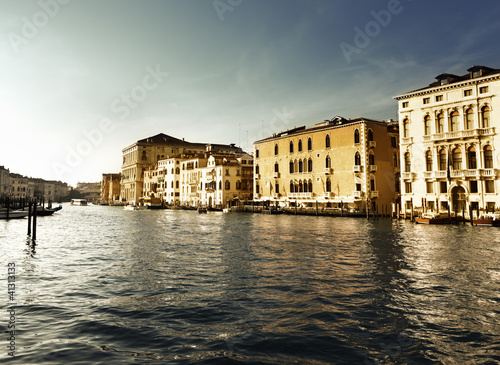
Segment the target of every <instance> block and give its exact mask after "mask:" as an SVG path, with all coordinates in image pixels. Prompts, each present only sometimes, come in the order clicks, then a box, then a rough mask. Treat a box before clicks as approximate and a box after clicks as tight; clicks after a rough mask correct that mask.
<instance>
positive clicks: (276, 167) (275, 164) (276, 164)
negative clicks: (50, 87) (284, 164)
mask: <svg viewBox="0 0 500 365" xmlns="http://www.w3.org/2000/svg"><path fill="white" fill-rule="evenodd" d="M274 172H280V165H278V163H277V162H275V163H274Z"/></svg>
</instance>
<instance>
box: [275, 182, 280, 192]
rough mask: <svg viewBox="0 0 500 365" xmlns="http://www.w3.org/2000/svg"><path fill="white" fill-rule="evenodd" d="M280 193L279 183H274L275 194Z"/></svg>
mask: <svg viewBox="0 0 500 365" xmlns="http://www.w3.org/2000/svg"><path fill="white" fill-rule="evenodd" d="M279 193H280V184H276V194H279Z"/></svg>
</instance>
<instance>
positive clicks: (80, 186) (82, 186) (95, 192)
mask: <svg viewBox="0 0 500 365" xmlns="http://www.w3.org/2000/svg"><path fill="white" fill-rule="evenodd" d="M76 189H77V190H78V191H79V192H80V193H81V194H82V195H83V196H84V197H85V199H87V200H88V201H92V202H94V203H97V202H98V201H99V199H100V197H101V182H78V183H77V184H76Z"/></svg>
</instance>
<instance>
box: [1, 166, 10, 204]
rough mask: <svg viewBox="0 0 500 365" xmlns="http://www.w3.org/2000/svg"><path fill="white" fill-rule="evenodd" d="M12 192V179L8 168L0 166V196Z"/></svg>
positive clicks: (8, 194)
mask: <svg viewBox="0 0 500 365" xmlns="http://www.w3.org/2000/svg"><path fill="white" fill-rule="evenodd" d="M11 194H12V181H11V177H10V171H9V169H6V168H5V167H4V166H0V197H7V196H11Z"/></svg>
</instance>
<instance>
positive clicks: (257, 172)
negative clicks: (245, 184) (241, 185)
mask: <svg viewBox="0 0 500 365" xmlns="http://www.w3.org/2000/svg"><path fill="white" fill-rule="evenodd" d="M259 170H260V169H259V165H255V174H257V175H258V174H260V172H259Z"/></svg>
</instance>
